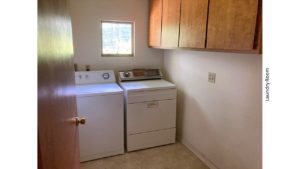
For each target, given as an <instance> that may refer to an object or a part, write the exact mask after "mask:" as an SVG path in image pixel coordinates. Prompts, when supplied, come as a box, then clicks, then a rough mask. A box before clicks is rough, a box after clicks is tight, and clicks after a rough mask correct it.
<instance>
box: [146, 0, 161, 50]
mask: <svg viewBox="0 0 300 169" xmlns="http://www.w3.org/2000/svg"><path fill="white" fill-rule="evenodd" d="M162 1H163V0H151V1H150V13H149V42H148V43H149V46H151V47H160V45H161V20H162Z"/></svg>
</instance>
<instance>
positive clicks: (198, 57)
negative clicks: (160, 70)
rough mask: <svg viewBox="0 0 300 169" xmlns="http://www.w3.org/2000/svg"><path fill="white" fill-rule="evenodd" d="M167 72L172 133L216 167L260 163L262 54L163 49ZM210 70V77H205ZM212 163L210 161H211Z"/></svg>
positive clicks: (248, 167)
mask: <svg viewBox="0 0 300 169" xmlns="http://www.w3.org/2000/svg"><path fill="white" fill-rule="evenodd" d="M164 55H165V56H164V65H165V73H166V75H167V78H168V79H169V80H171V81H173V82H174V83H175V84H176V85H177V86H178V105H177V106H178V112H177V127H178V128H177V130H178V131H177V136H178V138H179V139H180V140H181V141H183V143H184V144H186V145H187V146H188V147H189V148H191V150H192V151H194V152H195V153H196V154H197V155H198V156H199V157H201V158H203V157H204V158H205V160H206V162H209V163H211V164H210V166H212V168H214V166H215V167H217V168H219V169H260V168H261V165H262V160H261V158H262V155H261V151H262V142H261V139H262V75H261V74H262V73H261V72H262V56H261V55H255V54H233V53H214V52H199V51H184V50H169V51H165V53H164ZM208 72H215V73H216V74H217V75H216V83H215V84H211V83H208V81H207V80H208ZM213 165H214V166H213Z"/></svg>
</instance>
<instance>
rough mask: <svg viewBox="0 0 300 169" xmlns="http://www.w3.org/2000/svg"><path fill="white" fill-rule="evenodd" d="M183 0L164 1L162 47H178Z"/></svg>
mask: <svg viewBox="0 0 300 169" xmlns="http://www.w3.org/2000/svg"><path fill="white" fill-rule="evenodd" d="M180 2H181V0H163V16H162V40H161V44H162V45H161V46H162V47H167V48H170V47H178V39H179V20H180Z"/></svg>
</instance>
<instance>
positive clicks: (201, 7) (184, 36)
mask: <svg viewBox="0 0 300 169" xmlns="http://www.w3.org/2000/svg"><path fill="white" fill-rule="evenodd" d="M207 10H208V0H182V1H181V18H180V38H179V47H184V48H205V39H206V23H207Z"/></svg>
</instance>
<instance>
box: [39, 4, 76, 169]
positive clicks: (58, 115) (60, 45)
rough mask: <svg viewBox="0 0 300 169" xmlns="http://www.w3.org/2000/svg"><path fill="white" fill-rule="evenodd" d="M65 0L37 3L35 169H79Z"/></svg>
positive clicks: (68, 26)
mask: <svg viewBox="0 0 300 169" xmlns="http://www.w3.org/2000/svg"><path fill="white" fill-rule="evenodd" d="M74 79H75V78H74V67H73V42H72V29H71V18H70V15H69V0H38V167H39V169H67V168H69V169H79V144H78V143H79V141H78V140H79V139H78V130H77V127H76V125H75V123H74V121H72V118H73V117H74V116H77V113H76V112H77V110H76V98H75V95H74V93H75V90H74V89H75V88H74V84H75V81H74Z"/></svg>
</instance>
